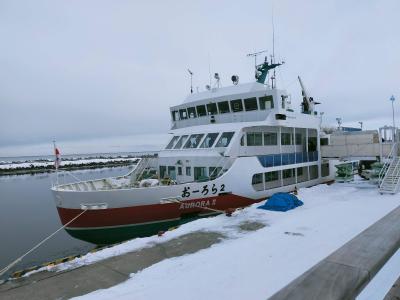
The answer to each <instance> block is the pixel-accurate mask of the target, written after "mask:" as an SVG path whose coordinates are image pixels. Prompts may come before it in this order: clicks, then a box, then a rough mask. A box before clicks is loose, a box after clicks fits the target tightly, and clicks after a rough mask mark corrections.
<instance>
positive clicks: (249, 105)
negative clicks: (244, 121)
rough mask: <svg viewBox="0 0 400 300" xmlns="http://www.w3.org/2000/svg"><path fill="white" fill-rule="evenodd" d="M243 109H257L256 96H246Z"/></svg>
mask: <svg viewBox="0 0 400 300" xmlns="http://www.w3.org/2000/svg"><path fill="white" fill-rule="evenodd" d="M244 109H245V110H246V111H252V110H257V109H258V107H257V98H256V97H254V98H248V99H244Z"/></svg>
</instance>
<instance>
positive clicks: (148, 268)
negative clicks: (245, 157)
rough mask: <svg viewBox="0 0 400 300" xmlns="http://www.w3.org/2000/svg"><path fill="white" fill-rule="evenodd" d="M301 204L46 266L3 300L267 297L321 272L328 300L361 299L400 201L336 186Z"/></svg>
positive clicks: (394, 239)
mask: <svg viewBox="0 0 400 300" xmlns="http://www.w3.org/2000/svg"><path fill="white" fill-rule="evenodd" d="M298 197H299V199H301V200H302V201H303V202H304V205H303V206H301V207H298V208H296V209H294V210H291V211H288V212H285V213H283V212H272V211H265V210H261V209H257V206H258V205H259V204H255V205H252V206H250V207H248V208H245V209H243V210H240V211H237V212H235V213H234V214H233V215H232V217H226V216H225V215H219V216H216V217H212V218H205V219H199V220H196V221H193V222H190V223H187V224H185V225H182V226H181V227H179V228H178V229H175V230H172V231H168V232H166V233H165V234H164V235H162V236H161V237H159V236H152V237H147V238H139V239H134V240H131V241H127V242H124V243H122V244H120V245H116V246H113V247H111V248H107V249H104V250H101V251H98V252H95V253H89V254H87V255H85V256H83V257H80V258H77V259H75V260H72V261H69V262H66V263H62V264H59V265H55V266H48V267H44V268H42V270H39V271H36V273H33V274H27V275H26V276H25V277H22V278H19V279H16V280H10V281H7V282H6V283H4V284H2V285H0V298H1V299H24V298H29V299H55V298H68V297H74V296H79V295H81V296H82V299H96V300H97V299H146V300H147V299H160V298H164V299H165V298H168V299H169V298H173V299H188V297H189V296H188V295H190V297H189V298H191V299H267V298H269V297H272V296H273V295H274V294H276V293H278V294H277V295H279V291H280V290H282V289H284V288H285V287H286V286H287V285H288V284H290V283H291V282H299V281H298V280H296V278H300V279H299V280H303V279H304V278H307V276H309V275H308V274H312V273H313V272H314V270H316V269H318V268H319V266H321V265H322V266H323V267H324V269H323V268H322V269H321V271H320V272H321V273H319V275H318V276H317V278H315V277H308V278H313V280H314V281H313V282H314V283H317V284H318V287H321V288H322V286H323V282H324V281H325V280H326V281H327V283H326V284H327V285H329V284H331V285H330V286H329V288H332V287H333V285H334V286H335V288H332V290H329V291H331V292H332V295H333V296H335V295H336V296H338V297H337V298H331V299H339V298H340V296H341V295H352V296H354V295H356V294H357V293H358V292H359V291H360V290H361V289H363V287H364V286H365V285H366V284H367V283H368V281H369V280H371V278H372V277H373V275H374V274H375V273H376V272H377V271H378V270H379V268H380V267H381V266H382V265H383V264H385V261H386V260H387V259H388V258H389V257H390V256H391V254H392V253H393V252H394V251H396V250H397V248H398V246H399V243H400V218H399V216H400V208H399V204H400V201H399V200H400V197H399V196H398V195H387V194H384V195H380V194H379V192H378V190H377V189H365V188H364V189H361V188H360V189H359V188H356V187H349V186H348V185H347V186H346V185H344V184H338V183H334V184H332V185H329V186H328V185H318V186H314V187H312V188H304V189H300V190H299V196H298ZM335 251H336V252H335ZM326 260H329V263H324V261H326ZM340 264H343V266H339V265H340ZM347 265H348V266H347ZM334 267H335V268H334ZM395 269H396V271H394V272H393V274H392V275H394V276H395V278H393V279H390V280H386V282H387V287H385V288H382V287H381V286H379V287H378V288H376V289H375V292H380V293H381V295H380V296H381V297H380V298H379V297H371V296H370V295H368V296H366V297H364V298H360V299H382V298H383V297H384V296H385V294H387V293H388V292H389V289H390V287H391V285H392V284H393V283H394V282H395V280H396V279H397V278H398V277H399V275H400V274H399V273H400V272H399V271H398V268H395ZM343 272H344V273H343ZM396 272H397V273H396ZM314 274H315V273H314ZM378 275H379V273H378ZM378 275H377V276H376V277H378ZM330 276H333V278H334V279H333V280H331V277H330ZM392 277H393V276H392ZM307 280H308V279H307ZM348 280H349V281H348ZM307 282H308V281H303V283H307ZM300 283H301V282H300ZM300 283H299V284H300ZM299 286H300V285H299ZM368 286H369V284H368ZM368 286H367V288H368ZM318 287H317V288H316V291H317V292H318V291H319V290H318ZM336 287H338V288H337V289H336ZM339 288H340V289H342V293H343V294H340V293H341V292H340V291H338V289H339ZM345 289H348V290H347V293H348V294H346V293H344V292H343V291H345ZM283 291H285V289H284V290H283ZM326 291H328V286H327V290H325V292H324V294H323V297H320V294H318V293H317V292H316V293H317V294H316V295H319V297H317V298H318V299H326V297H325V296H327V295H328V292H326ZM364 291H365V290H364ZM364 291H363V292H364ZM296 295H297V296H298V295H301V293H298V294H296ZM311 295H312V294H311ZM289 296H290V295H289ZM286 299H291V298H290V297H287V298H286ZM295 299H313V297H312V296H307V297H305V298H298V297H296V298H295ZM314 299H316V298H314ZM343 299H346V298H345V297H344V298H343Z"/></svg>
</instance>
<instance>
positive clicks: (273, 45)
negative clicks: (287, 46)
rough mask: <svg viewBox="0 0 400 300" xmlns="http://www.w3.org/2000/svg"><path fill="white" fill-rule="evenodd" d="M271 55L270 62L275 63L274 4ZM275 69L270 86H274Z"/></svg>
mask: <svg viewBox="0 0 400 300" xmlns="http://www.w3.org/2000/svg"><path fill="white" fill-rule="evenodd" d="M271 11H272V56H271V64H274V63H275V24H274V5H272V10H271ZM275 75H276V73H275V69H274V75H272V77H271V86H272V88H274V87H275V78H276V77H275Z"/></svg>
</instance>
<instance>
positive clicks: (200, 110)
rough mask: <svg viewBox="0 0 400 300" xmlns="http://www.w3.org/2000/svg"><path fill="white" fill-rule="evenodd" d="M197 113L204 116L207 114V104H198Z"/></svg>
mask: <svg viewBox="0 0 400 300" xmlns="http://www.w3.org/2000/svg"><path fill="white" fill-rule="evenodd" d="M196 110H197V115H198V116H199V117H203V116H206V115H207V111H206V106H205V105H198V106H196Z"/></svg>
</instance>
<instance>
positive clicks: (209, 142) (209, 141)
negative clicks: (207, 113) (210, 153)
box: [200, 133, 218, 148]
mask: <svg viewBox="0 0 400 300" xmlns="http://www.w3.org/2000/svg"><path fill="white" fill-rule="evenodd" d="M217 136H218V133H209V134H207V136H206V138H205V139H204V141H203V143H201V145H200V148H211V147H212V146H213V145H214V142H215V140H216V139H217Z"/></svg>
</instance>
